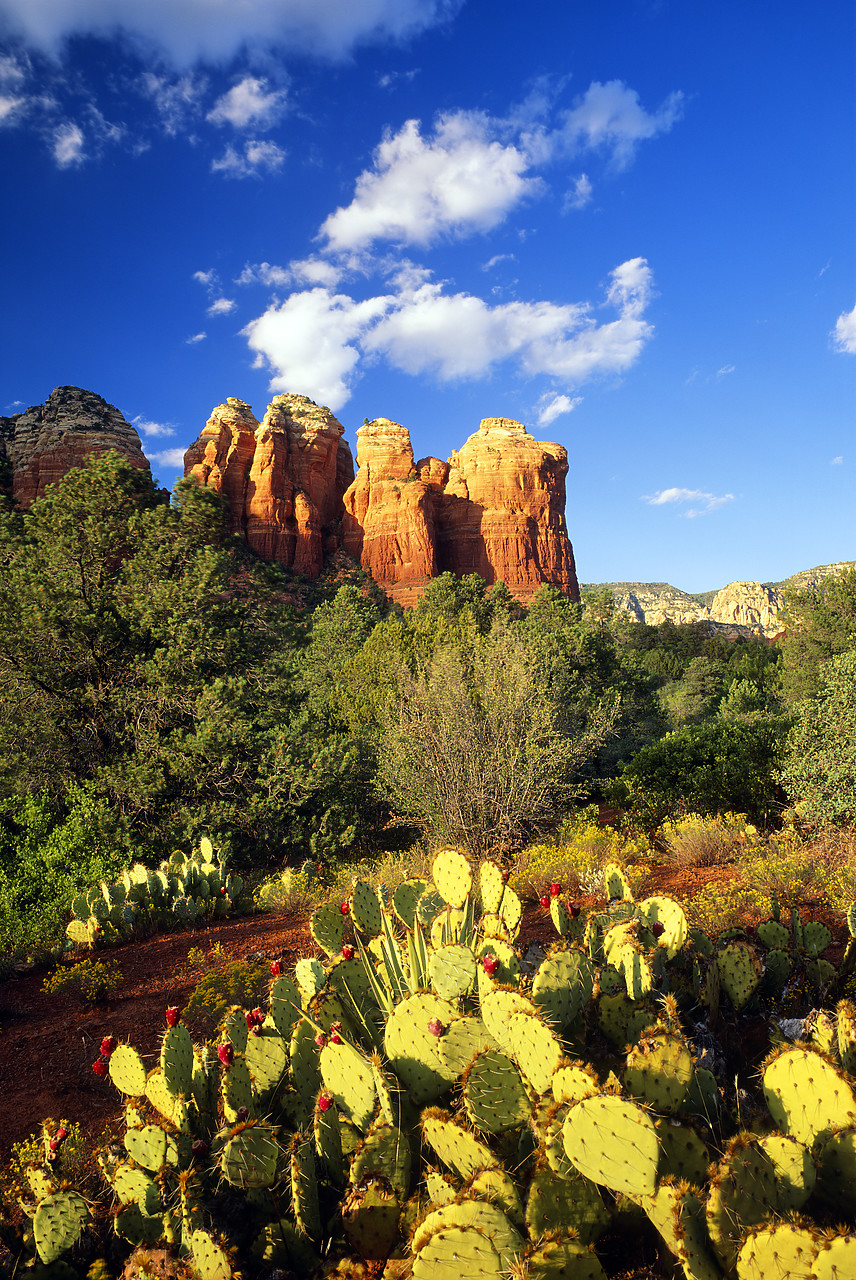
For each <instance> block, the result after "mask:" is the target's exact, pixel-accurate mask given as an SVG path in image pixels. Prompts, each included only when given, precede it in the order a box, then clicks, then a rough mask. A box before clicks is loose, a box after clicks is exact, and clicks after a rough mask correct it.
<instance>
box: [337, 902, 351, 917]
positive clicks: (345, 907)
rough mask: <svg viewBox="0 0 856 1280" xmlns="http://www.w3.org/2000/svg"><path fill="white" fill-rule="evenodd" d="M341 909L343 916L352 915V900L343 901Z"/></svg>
mask: <svg viewBox="0 0 856 1280" xmlns="http://www.w3.org/2000/svg"><path fill="white" fill-rule="evenodd" d="M339 910H340V911H341V913H342V915H343V916H347V915H350V914H351V904H350V902H347V901H346V902H343V903H342V905H341V906H340V907H339Z"/></svg>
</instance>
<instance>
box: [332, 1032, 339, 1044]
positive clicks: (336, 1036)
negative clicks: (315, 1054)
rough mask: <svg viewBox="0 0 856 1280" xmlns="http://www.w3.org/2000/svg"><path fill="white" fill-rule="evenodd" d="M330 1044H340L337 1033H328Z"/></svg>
mask: <svg viewBox="0 0 856 1280" xmlns="http://www.w3.org/2000/svg"><path fill="white" fill-rule="evenodd" d="M330 1043H331V1044H341V1043H342V1037H341V1036H340V1035H339V1033H338V1031H331V1032H330Z"/></svg>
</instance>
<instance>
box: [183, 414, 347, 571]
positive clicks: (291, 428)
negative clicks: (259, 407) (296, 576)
mask: <svg viewBox="0 0 856 1280" xmlns="http://www.w3.org/2000/svg"><path fill="white" fill-rule="evenodd" d="M343 435H344V428H343V427H342V424H341V423H340V422H338V421H337V420H336V419H335V418H334V417H333V415H332V414H331V413H330V411H329V409H324V408H322V407H320V406H319V405H316V404H315V403H314V402H313V401H312V400H309V399H307V397H306V396H296V395H280V396H275V397H274V399H273V400H272V402H271V404H270V405H269V406H268V410H267V413H266V414H265V416H264V418H263V420H262V421H261V422H259V421H258V419H257V418H256V417H255V416H254V414H253V411H252V409H251V408H250V406H249V405H248V404H246V403H245V402H244V401H243V400H235V399H229V400H226V401H225V403H223V404H220V405H218V406H217V407H216V409H215V410H214V411H213V413H212V414H211V417H210V418H209V419H208V422H207V423H206V425H205V428H204V430H203V432H202V434H201V435H200V436H199V438H198V440H196V441H195V442H194V443H193V444H192V445H191V446H190V448H189V449H188V450H187V453H186V454H185V456H184V474H185V476H190V477H192V478H193V479H195V480H197V481H198V482H199V483H200V484H205V485H208V486H209V487H210V488H212V489H216V490H217V491H218V492H221V493H223V494H225V495H226V497H227V498H228V499H229V520H230V527H231V529H232V531H233V532H235V533H240V534H242V535H243V536H244V537H246V539H247V542H248V543H249V545H250V546H251V547H252V549H253V550H254V551H255V552H257V554H258V555H260V556H263V557H264V559H266V560H278V561H280V562H281V563H282V564H284V565H286V566H287V567H288V568H290V569H293V570H294V571H295V572H297V573H305V574H306V575H307V577H310V578H317V577H318V575H319V573H320V572H321V568H322V565H323V562H324V555H325V553H329V552H331V551H334V550H335V549H336V547H337V546H338V542H339V525H340V520H341V516H342V495H343V493H344V492H345V490H346V489H347V488H348V486H349V485H350V484H351V482H352V480H353V478H354V464H353V460H352V458H351V451H350V449H349V448H348V446H347V444H346V442H345V441H344V439H343V438H342V437H343Z"/></svg>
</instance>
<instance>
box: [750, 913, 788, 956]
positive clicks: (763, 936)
mask: <svg viewBox="0 0 856 1280" xmlns="http://www.w3.org/2000/svg"><path fill="white" fill-rule="evenodd" d="M757 932H758V937H759V939H760V940H761V942H763V944H764V946H765V947H767V948H769V950H770V951H772V950H773V949H774V948H777V949H778V950H784V949H785V948H787V947H789V946H790V942H791V934H790V930H789V929H787V928H785V926H784V925H783V924H782V923H781V921H780V920H764V921H762V923H761V924H759V925H758V930H757Z"/></svg>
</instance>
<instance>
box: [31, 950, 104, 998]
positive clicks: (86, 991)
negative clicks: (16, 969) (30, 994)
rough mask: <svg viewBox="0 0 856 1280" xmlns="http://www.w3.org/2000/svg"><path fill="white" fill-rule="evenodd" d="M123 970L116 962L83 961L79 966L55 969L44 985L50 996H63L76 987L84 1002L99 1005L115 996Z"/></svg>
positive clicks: (44, 989) (43, 988)
mask: <svg viewBox="0 0 856 1280" xmlns="http://www.w3.org/2000/svg"><path fill="white" fill-rule="evenodd" d="M122 977H123V975H122V970H121V969H120V967H119V965H118V964H116V962H115V961H112V960H108V961H104V960H89V959H86V960H81V961H80V963H79V964H73V965H71V966H63V967H61V968H59V969H55V970H54V972H53V973H51V974H49V975H48V977H47V978H45V980H44V982H43V983H42V990H43V991H46V992H47V993H48V995H52V996H55V995H61V994H62V993H64V992H66V991H68V990H69V989H70V988H74V987H76V988H77V989H78V991H79V992H80V994H81V995H82V996H83V999H84V1000H88V1001H89V1002H90V1003H91V1004H97V1003H98V1001H99V1000H106V999H107V998H109V997H110V996H112V995H113V994H114V992H115V991H116V988H117V987H118V986H120V985H121V982H122Z"/></svg>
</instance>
